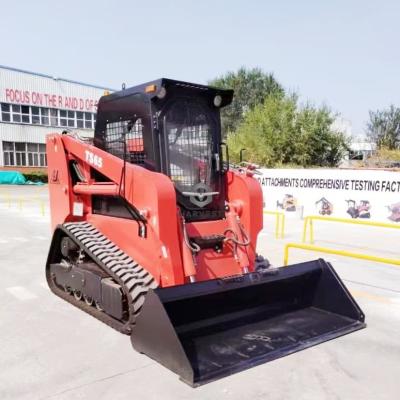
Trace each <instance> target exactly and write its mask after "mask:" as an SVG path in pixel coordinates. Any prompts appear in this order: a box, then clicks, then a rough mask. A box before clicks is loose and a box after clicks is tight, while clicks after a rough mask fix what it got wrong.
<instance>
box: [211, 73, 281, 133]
mask: <svg viewBox="0 0 400 400" xmlns="http://www.w3.org/2000/svg"><path fill="white" fill-rule="evenodd" d="M209 85H210V86H214V87H218V88H223V89H233V90H234V91H235V95H234V98H233V101H232V104H230V105H229V106H227V107H225V108H223V109H222V110H221V120H222V129H223V132H224V134H227V133H228V132H234V131H235V130H236V129H237V128H238V126H239V124H240V123H241V122H242V121H243V118H244V116H245V115H246V113H247V112H248V111H249V110H252V109H253V108H254V107H255V106H256V105H258V104H262V103H263V102H264V100H265V99H266V98H267V97H268V96H269V95H270V94H280V95H283V94H284V89H283V87H282V86H281V85H280V84H279V83H278V82H277V80H276V79H275V78H274V76H273V74H270V73H265V72H263V71H262V70H261V69H259V68H252V69H246V68H244V67H242V68H240V69H239V70H238V71H237V72H228V73H226V74H225V75H223V76H220V77H219V78H216V79H214V80H212V81H210V82H209Z"/></svg>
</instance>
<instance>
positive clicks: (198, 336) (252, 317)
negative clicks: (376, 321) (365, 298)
mask: <svg viewBox="0 0 400 400" xmlns="http://www.w3.org/2000/svg"><path fill="white" fill-rule="evenodd" d="M365 326H366V325H365V323H364V314H363V312H362V311H361V309H360V308H359V307H358V305H357V303H356V302H355V300H354V299H353V297H352V296H351V294H350V293H349V292H348V290H347V289H346V287H345V286H344V284H343V283H342V281H341V280H340V278H339V277H338V275H337V274H336V272H335V271H334V269H333V268H332V266H331V265H330V264H329V263H327V262H325V261H324V260H322V259H320V260H315V261H309V262H305V263H301V264H295V265H291V266H288V267H284V268H278V269H270V270H265V271H263V272H252V273H248V274H244V275H239V276H235V277H231V278H228V279H215V280H210V281H204V282H197V283H192V284H187V285H181V286H175V287H168V288H159V289H155V290H150V291H149V293H148V294H147V296H146V300H145V302H144V304H143V308H142V311H141V313H140V315H139V316H138V318H137V321H136V324H135V326H134V327H133V328H132V334H131V341H132V345H133V347H134V348H135V349H136V350H137V351H139V352H141V353H145V354H147V355H148V356H149V357H151V358H153V359H154V360H156V361H158V362H159V363H161V364H162V365H164V366H165V367H167V368H169V369H170V370H172V371H174V372H175V373H177V374H178V375H179V376H180V378H181V379H182V380H183V381H184V382H186V383H188V384H189V385H191V386H198V385H201V384H204V383H207V382H210V381H213V380H216V379H219V378H222V377H224V376H227V375H230V374H233V373H236V372H239V371H242V370H244V369H247V368H250V367H253V366H255V365H258V364H262V363H265V362H268V361H272V360H274V359H276V358H280V357H283V356H285V355H287V354H290V353H294V352H296V351H299V350H303V349H305V348H307V347H310V346H313V345H316V344H319V343H322V342H325V341H327V340H330V339H333V338H336V337H338V336H342V335H345V334H347V333H350V332H353V331H356V330H358V329H362V328H364V327H365Z"/></svg>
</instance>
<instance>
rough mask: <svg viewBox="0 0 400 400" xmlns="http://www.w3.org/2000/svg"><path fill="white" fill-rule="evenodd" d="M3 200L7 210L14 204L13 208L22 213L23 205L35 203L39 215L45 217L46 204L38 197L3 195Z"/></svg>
mask: <svg viewBox="0 0 400 400" xmlns="http://www.w3.org/2000/svg"><path fill="white" fill-rule="evenodd" d="M3 198H4V200H5V203H6V204H7V206H8V208H11V206H12V205H14V204H15V206H16V207H17V209H18V210H19V211H22V210H23V209H24V205H26V204H28V203H29V202H32V203H36V202H37V204H38V206H39V212H40V214H41V215H42V216H45V214H46V202H45V201H44V200H43V199H41V198H40V197H24V196H18V197H17V196H14V197H12V196H11V195H10V193H4V194H3Z"/></svg>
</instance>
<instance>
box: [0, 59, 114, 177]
mask: <svg viewBox="0 0 400 400" xmlns="http://www.w3.org/2000/svg"><path fill="white" fill-rule="evenodd" d="M111 91H112V90H111V89H109V88H104V87H100V86H94V85H89V84H85V83H80V82H75V81H72V80H68V79H62V78H58V77H53V76H49V75H44V74H39V73H34V72H28V71H23V70H19V69H16V68H9V67H4V66H1V65H0V170H2V169H3V170H4V169H12V170H19V171H22V172H23V171H28V170H38V169H42V168H45V167H46V166H47V161H46V145H45V143H46V140H45V138H46V135H47V134H48V133H52V132H62V131H63V130H72V131H75V132H77V133H78V134H80V135H81V136H92V135H93V130H94V125H95V122H96V110H97V102H98V100H99V98H100V97H101V96H103V95H104V94H107V93H109V92H111Z"/></svg>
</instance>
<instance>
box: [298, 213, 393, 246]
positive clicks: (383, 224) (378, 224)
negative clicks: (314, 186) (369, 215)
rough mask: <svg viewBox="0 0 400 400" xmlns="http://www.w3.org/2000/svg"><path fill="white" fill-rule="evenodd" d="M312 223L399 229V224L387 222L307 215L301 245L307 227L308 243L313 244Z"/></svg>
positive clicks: (305, 236)
mask: <svg viewBox="0 0 400 400" xmlns="http://www.w3.org/2000/svg"><path fill="white" fill-rule="evenodd" d="M313 221H328V222H341V223H343V224H354V225H368V226H376V227H380V228H393V229H400V224H398V225H396V224H390V223H387V222H374V221H366V220H363V219H349V218H336V217H323V216H321V215H309V216H308V217H306V218H305V220H304V226H303V243H304V242H306V240H307V227H308V226H310V229H309V234H310V236H309V240H310V243H311V244H313V243H314V224H313Z"/></svg>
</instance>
